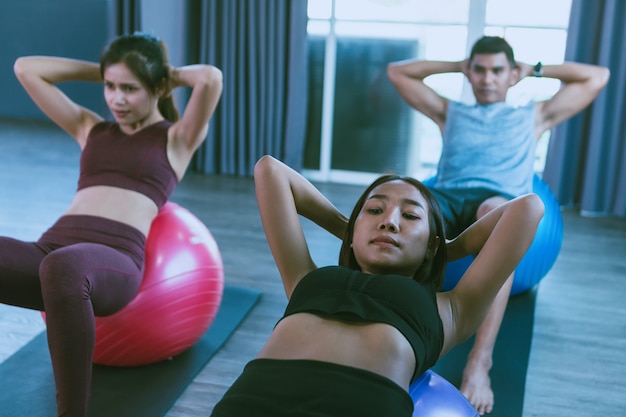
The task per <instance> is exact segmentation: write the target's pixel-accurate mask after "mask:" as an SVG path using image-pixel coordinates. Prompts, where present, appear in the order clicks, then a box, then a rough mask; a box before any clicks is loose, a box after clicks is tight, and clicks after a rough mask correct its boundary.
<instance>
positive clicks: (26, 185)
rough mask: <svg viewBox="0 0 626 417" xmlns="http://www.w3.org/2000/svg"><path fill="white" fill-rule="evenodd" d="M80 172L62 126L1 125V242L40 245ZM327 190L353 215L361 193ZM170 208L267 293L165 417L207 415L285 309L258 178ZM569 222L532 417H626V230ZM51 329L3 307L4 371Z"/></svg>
mask: <svg viewBox="0 0 626 417" xmlns="http://www.w3.org/2000/svg"><path fill="white" fill-rule="evenodd" d="M77 163H78V147H77V146H76V145H75V143H74V142H73V141H72V140H71V139H69V138H68V137H67V136H66V135H65V134H63V133H62V132H59V131H58V130H57V129H56V128H53V127H51V126H50V125H48V124H41V123H21V122H19V123H18V122H14V121H0V235H7V236H12V237H16V238H20V239H36V238H37V237H38V236H39V234H40V233H41V232H42V231H43V230H44V229H45V228H46V227H48V226H49V225H50V224H51V223H52V222H53V221H54V220H55V219H56V218H57V217H58V216H59V215H60V214H61V213H62V212H63V210H64V208H65V206H66V205H67V204H68V203H69V201H70V199H71V196H72V194H73V191H74V189H75V184H76V178H77ZM318 186H319V187H320V188H321V189H322V191H323V192H325V193H326V194H327V195H328V197H329V198H330V200H331V201H332V202H333V203H335V204H336V205H337V206H338V207H339V208H340V209H341V210H342V211H344V213H349V211H350V209H351V207H352V204H353V202H354V201H355V200H356V197H357V196H358V194H359V193H360V191H361V189H362V187H360V186H354V185H340V184H318ZM172 201H175V202H177V203H179V204H181V205H182V206H184V207H186V208H187V209H189V210H191V211H192V212H193V213H194V214H195V215H196V216H197V217H198V218H199V219H200V220H202V221H203V222H204V223H205V224H206V225H207V226H208V228H209V229H210V230H211V232H212V233H213V235H214V237H215V239H216V241H217V242H218V244H219V246H220V249H221V252H222V257H223V261H224V267H225V279H226V282H227V283H228V284H232V285H239V286H246V287H251V288H256V289H259V290H261V291H262V292H263V297H262V299H261V301H260V303H259V304H258V305H257V307H256V308H255V310H254V311H253V312H252V313H251V314H250V316H249V317H248V318H247V319H246V321H245V322H244V323H243V324H242V325H241V327H240V328H239V329H238V330H237V331H236V332H235V334H234V335H233V336H232V338H231V339H230V340H229V341H228V343H227V344H226V345H225V346H224V348H223V349H221V350H220V352H218V353H217V355H216V356H214V357H213V359H212V360H211V361H210V362H209V363H208V364H207V366H206V367H205V368H204V369H203V371H202V372H201V373H200V374H199V375H198V376H197V377H196V379H195V380H194V382H193V383H192V384H191V385H189V387H188V388H187V390H186V391H185V393H184V394H183V395H182V396H181V397H180V398H179V399H178V401H177V402H176V404H175V405H174V407H173V408H172V409H171V410H170V411H169V412H168V414H167V416H168V417H195V416H207V415H208V414H209V413H210V411H211V409H212V407H213V404H214V403H215V402H216V401H218V400H219V398H220V397H221V395H222V394H223V392H224V390H225V389H226V388H227V387H228V386H229V384H230V383H231V382H232V381H233V380H234V379H235V378H236V377H237V376H238V375H239V373H240V371H241V369H242V368H243V366H244V365H245V363H246V362H247V361H248V360H250V359H251V358H253V357H254V356H255V354H256V353H257V352H258V351H259V349H260V348H261V346H262V345H263V343H264V341H265V339H266V337H267V335H268V334H269V332H270V331H271V329H272V327H273V326H274V324H275V322H276V320H277V319H278V318H279V317H280V315H281V313H282V310H283V309H284V307H285V304H286V300H285V297H284V294H283V290H282V285H281V283H280V279H279V277H278V273H277V270H276V268H275V266H274V264H273V262H272V259H271V255H270V252H269V250H268V248H267V245H266V243H265V240H264V236H263V232H262V229H261V225H260V221H259V217H258V213H257V210H256V201H255V199H254V187H253V183H252V180H251V179H250V178H235V177H226V176H205V175H198V174H188V176H187V177H186V178H185V179H184V180H183V181H182V183H181V184H180V185H179V186H178V188H177V190H176V191H175V193H174V195H173V197H172ZM563 216H564V241H563V248H562V251H561V253H560V256H559V258H558V260H557V262H556V264H555V266H554V267H553V269H552V270H551V271H550V273H549V274H548V275H547V276H546V277H545V278H544V280H543V281H542V282H541V284H540V287H539V292H538V300H537V309H536V319H535V329H534V337H533V342H532V351H531V357H530V366H529V370H528V376H527V386H526V397H525V405H524V416H525V417H530V416H542V417H543V416H556V417H560V416H563V417H565V416H567V417H570V416H602V417H607V416H615V417H620V416H626V301H625V299H626V220H618V219H607V218H582V217H580V216H579V215H578V214H577V213H576V212H575V211H571V210H566V211H564V213H563ZM304 228H305V233H306V234H307V236H308V238H309V242H310V245H311V250H312V253H313V255H314V259H315V260H316V262H317V263H318V264H320V265H321V264H330V263H334V262H336V255H337V253H338V251H339V242H338V241H337V240H336V239H334V238H332V237H330V236H328V235H327V234H325V233H324V232H321V231H319V230H317V229H315V228H314V227H313V226H312V225H311V224H310V223H307V222H306V221H305V226H304ZM43 328H44V325H43V321H42V320H41V317H40V315H39V313H38V312H33V311H29V310H25V309H20V308H16V307H9V306H3V305H0V361H3V360H5V359H6V358H7V357H8V356H10V355H11V354H12V353H13V352H15V351H16V350H18V349H19V348H20V347H21V346H23V345H24V344H26V343H27V342H28V341H29V340H30V339H31V338H32V337H33V336H34V335H36V334H38V333H39V332H40V331H42V330H43ZM495 366H497V364H495ZM8 377H10V376H8V375H0V378H8ZM31 400H33V401H36V399H34V398H33V399H31ZM496 401H497V398H496ZM1 413H2V412H1V405H0V415H2V414H1ZM10 417H12V416H10Z"/></svg>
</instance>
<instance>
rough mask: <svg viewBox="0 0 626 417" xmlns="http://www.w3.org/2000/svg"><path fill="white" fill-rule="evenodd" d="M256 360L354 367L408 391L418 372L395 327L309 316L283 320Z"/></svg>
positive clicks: (307, 314) (406, 346) (410, 348)
mask: <svg viewBox="0 0 626 417" xmlns="http://www.w3.org/2000/svg"><path fill="white" fill-rule="evenodd" d="M257 357H258V358H266V359H308V360H318V361H324V362H331V363H336V364H339V365H345V366H351V367H354V368H360V369H364V370H367V371H370V372H374V373H377V374H379V375H382V376H385V377H387V378H389V379H391V380H392V381H394V382H395V383H397V384H398V385H400V386H401V387H403V388H404V389H406V390H408V388H409V383H410V381H411V377H412V376H413V372H414V370H415V353H414V352H413V348H412V347H411V344H410V343H409V341H408V340H407V339H406V338H405V337H404V335H403V334H402V333H400V331H399V330H397V329H396V328H394V327H392V326H390V325H388V324H384V323H352V322H345V321H337V320H328V319H324V318H322V317H319V316H316V315H314V314H309V313H297V314H293V315H290V316H287V317H285V318H284V319H282V320H281V321H280V322H279V323H278V324H277V325H276V327H275V328H274V331H273V333H272V335H271V336H270V338H269V340H268V341H267V343H266V344H265V346H264V347H263V349H261V351H260V352H259V354H258V356H257Z"/></svg>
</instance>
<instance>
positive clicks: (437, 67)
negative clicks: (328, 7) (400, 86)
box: [388, 60, 464, 80]
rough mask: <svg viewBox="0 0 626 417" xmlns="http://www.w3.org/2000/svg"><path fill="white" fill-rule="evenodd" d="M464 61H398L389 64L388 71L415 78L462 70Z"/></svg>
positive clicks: (420, 78)
mask: <svg viewBox="0 0 626 417" xmlns="http://www.w3.org/2000/svg"><path fill="white" fill-rule="evenodd" d="M463 63H464V61H417V60H410V61H400V62H394V63H391V64H389V68H388V72H389V73H390V75H391V74H398V75H404V76H406V77H409V78H413V79H416V80H423V79H424V78H426V77H428V76H430V75H435V74H444V73H451V72H463Z"/></svg>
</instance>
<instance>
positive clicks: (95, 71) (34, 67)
mask: <svg viewBox="0 0 626 417" xmlns="http://www.w3.org/2000/svg"><path fill="white" fill-rule="evenodd" d="M14 70H15V74H16V75H17V77H18V78H19V79H20V80H24V79H28V78H29V77H36V78H39V79H42V80H44V81H46V82H48V83H50V84H56V83H60V82H65V81H91V82H102V76H101V75H100V66H99V64H97V63H95V62H88V61H81V60H76V59H71V58H61V57H48V56H28V57H21V58H18V59H17V60H16V61H15V65H14Z"/></svg>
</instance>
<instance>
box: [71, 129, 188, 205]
mask: <svg viewBox="0 0 626 417" xmlns="http://www.w3.org/2000/svg"><path fill="white" fill-rule="evenodd" d="M171 125H172V123H171V122H170V121H167V120H162V121H160V122H157V123H155V124H153V125H150V126H147V127H145V128H143V129H142V130H140V131H138V132H136V133H134V134H132V135H128V134H126V133H124V132H122V131H121V129H120V127H119V125H118V124H117V123H113V122H100V123H98V124H96V125H95V126H94V127H93V128H92V129H91V131H90V132H89V136H88V137H87V144H86V145H85V148H84V149H83V151H82V154H81V156H80V177H79V178H78V190H82V189H83V188H87V187H91V186H95V185H108V186H112V187H119V188H124V189H127V190H132V191H137V192H139V193H141V194H143V195H145V196H146V197H148V198H150V199H151V200H152V201H154V203H155V204H156V205H157V206H158V207H159V208H161V207H162V206H163V205H164V204H165V202H166V201H167V199H168V198H169V196H170V195H171V194H172V192H173V191H174V188H175V187H176V184H177V183H178V178H177V177H176V173H175V172H174V170H173V168H172V166H171V165H170V162H169V159H168V158H167V131H168V129H169V127H170V126H171Z"/></svg>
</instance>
